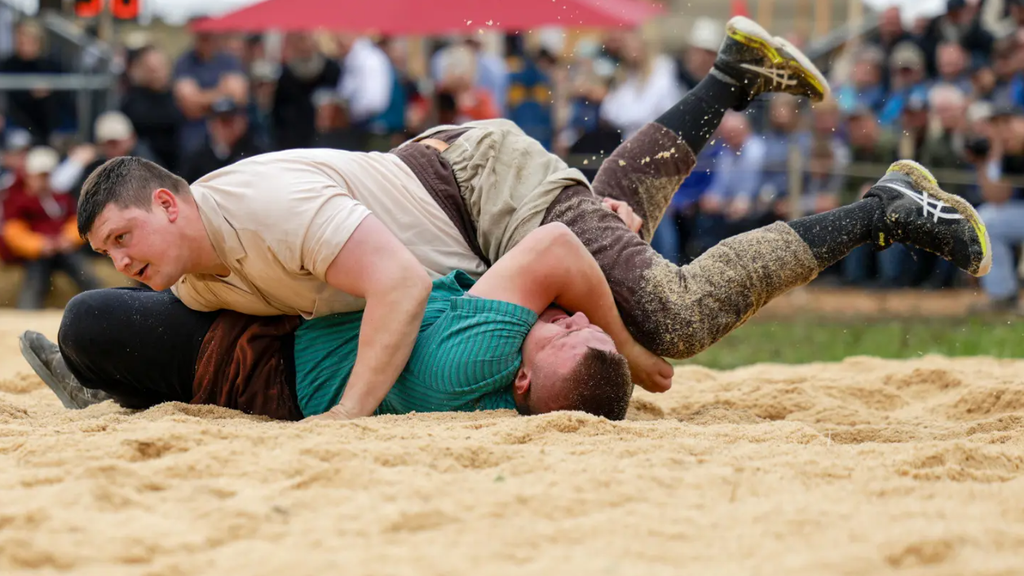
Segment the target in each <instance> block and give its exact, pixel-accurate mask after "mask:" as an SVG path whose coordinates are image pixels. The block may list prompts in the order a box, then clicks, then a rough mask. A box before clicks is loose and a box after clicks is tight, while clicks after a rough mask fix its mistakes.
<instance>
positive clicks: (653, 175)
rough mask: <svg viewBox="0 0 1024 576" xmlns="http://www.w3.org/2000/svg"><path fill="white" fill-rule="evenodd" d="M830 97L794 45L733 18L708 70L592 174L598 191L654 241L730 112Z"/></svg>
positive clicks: (822, 80)
mask: <svg viewBox="0 0 1024 576" xmlns="http://www.w3.org/2000/svg"><path fill="white" fill-rule="evenodd" d="M828 92H829V88H828V82H827V81H826V79H825V77H824V75H822V73H821V72H820V71H818V69H817V68H816V67H815V66H814V64H812V63H811V62H810V60H809V59H808V58H807V57H806V56H804V54H803V53H802V52H800V51H799V50H798V49H797V48H795V47H794V46H792V45H791V44H790V43H789V42H787V41H786V40H784V39H782V38H776V37H773V36H772V35H771V34H769V33H768V32H767V31H765V30H764V28H761V27H760V26H759V25H757V24H756V23H755V22H753V21H752V20H750V19H748V18H744V17H736V18H733V19H731V20H729V22H728V24H726V37H725V40H724V41H723V42H722V47H721V48H720V49H719V51H718V58H717V59H716V61H715V65H714V67H713V68H712V69H711V72H710V73H709V74H708V75H707V77H706V78H704V79H703V80H701V82H700V83H699V84H697V86H695V87H694V88H693V90H690V91H689V92H688V93H687V94H686V96H684V97H683V99H682V100H680V101H679V102H678V103H677V104H676V105H674V106H672V107H671V108H670V109H668V110H666V111H665V113H664V114H662V115H661V117H659V118H658V119H657V120H656V121H654V122H652V123H650V124H648V125H647V126H644V127H643V128H642V129H641V130H640V131H639V132H638V133H637V134H636V135H634V136H633V137H632V138H630V139H629V140H626V141H625V142H623V143H622V144H621V145H620V146H619V147H618V148H616V149H615V151H614V152H613V153H612V154H611V156H609V157H608V159H606V160H605V161H604V162H603V163H602V164H601V168H600V170H598V173H597V176H595V177H594V182H593V188H594V193H595V194H597V195H598V196H602V197H609V198H614V199H616V200H623V201H625V202H626V203H627V204H629V205H630V206H632V208H633V210H634V211H636V213H637V215H638V216H640V217H641V218H643V219H644V225H643V227H642V228H641V230H640V235H641V237H642V238H643V239H644V240H646V241H648V242H650V240H651V237H652V236H653V235H654V230H655V229H656V228H657V227H658V223H659V222H660V221H661V218H662V216H663V215H664V214H665V209H666V208H667V207H668V204H669V202H671V200H672V196H673V195H674V194H675V193H676V191H677V190H678V189H679V185H680V184H682V182H683V180H684V179H685V178H686V176H687V175H688V174H689V173H690V170H692V169H693V166H694V163H695V162H696V156H697V154H699V153H700V151H701V150H702V149H703V148H704V145H705V144H706V143H707V141H708V139H709V138H710V137H711V135H712V134H713V133H714V132H715V130H716V129H717V128H718V125H719V124H720V123H721V122H722V117H723V116H724V115H725V112H726V111H727V110H745V109H746V108H747V106H749V105H750V102H751V101H752V100H753V99H754V98H756V97H758V96H760V95H762V94H767V93H786V94H793V95H796V96H802V97H806V98H808V99H810V100H811V101H812V102H821V101H822V100H823V99H824V98H826V97H827V96H828Z"/></svg>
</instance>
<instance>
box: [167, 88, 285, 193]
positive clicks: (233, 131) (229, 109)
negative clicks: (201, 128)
mask: <svg viewBox="0 0 1024 576" xmlns="http://www.w3.org/2000/svg"><path fill="white" fill-rule="evenodd" d="M210 112H211V115H210V118H209V119H208V120H207V122H206V126H207V137H206V142H205V143H204V144H203V145H202V146H200V147H199V148H197V149H195V150H193V151H192V152H191V153H190V154H188V155H187V156H186V157H185V161H184V164H183V167H182V170H181V173H180V174H181V177H182V178H184V179H185V180H187V181H188V182H195V181H196V180H198V179H200V178H202V177H203V176H205V175H206V174H209V173H210V172H213V171H214V170H219V169H220V168H223V167H225V166H227V165H229V164H234V163H235V162H238V161H239V160H241V159H243V158H248V157H250V156H256V155H257V154H263V153H264V152H267V151H268V150H267V149H266V148H265V147H264V146H263V145H261V144H260V143H259V142H258V141H257V140H256V139H255V138H253V135H252V133H251V132H250V131H249V117H248V115H247V113H246V109H245V107H243V106H239V105H238V103H237V102H235V101H234V100H232V99H231V98H223V99H221V100H218V101H217V102H214V104H213V105H212V106H211V107H210Z"/></svg>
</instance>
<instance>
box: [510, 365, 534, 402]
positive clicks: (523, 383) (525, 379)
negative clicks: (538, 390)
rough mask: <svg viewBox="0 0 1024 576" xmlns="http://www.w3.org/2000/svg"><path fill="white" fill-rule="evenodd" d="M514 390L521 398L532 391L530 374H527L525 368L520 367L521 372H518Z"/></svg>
mask: <svg viewBox="0 0 1024 576" xmlns="http://www.w3.org/2000/svg"><path fill="white" fill-rule="evenodd" d="M512 389H513V390H515V393H516V394H518V395H520V396H522V395H524V394H526V393H527V392H528V391H529V390H530V373H529V372H527V370H526V368H525V367H523V366H520V367H519V372H516V380H515V382H513V383H512Z"/></svg>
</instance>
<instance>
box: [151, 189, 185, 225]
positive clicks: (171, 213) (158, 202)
mask: <svg viewBox="0 0 1024 576" xmlns="http://www.w3.org/2000/svg"><path fill="white" fill-rule="evenodd" d="M153 205H154V206H155V207H157V208H159V209H160V210H163V212H164V213H165V214H167V219H168V220H170V221H171V222H174V221H175V220H177V219H178V215H179V211H178V209H179V207H178V198H177V196H175V195H174V193H173V192H171V191H170V190H168V189H166V188H158V189H157V190H155V191H154V192H153Z"/></svg>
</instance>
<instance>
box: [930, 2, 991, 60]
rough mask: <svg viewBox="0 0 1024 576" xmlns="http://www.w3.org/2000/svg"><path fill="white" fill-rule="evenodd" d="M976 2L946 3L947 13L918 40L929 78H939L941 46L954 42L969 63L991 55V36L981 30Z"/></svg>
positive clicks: (986, 31)
mask: <svg viewBox="0 0 1024 576" xmlns="http://www.w3.org/2000/svg"><path fill="white" fill-rule="evenodd" d="M978 4H979V2H968V1H967V0H948V1H947V2H946V13H945V14H943V15H941V16H939V17H937V18H935V19H934V20H932V21H931V22H930V23H929V24H928V26H927V27H926V28H925V30H924V33H923V34H922V37H921V39H920V42H919V43H920V46H921V48H922V49H923V50H924V55H925V63H926V65H927V71H928V75H929V76H936V75H937V74H938V72H939V71H938V66H937V58H936V56H937V53H938V48H939V45H940V44H942V43H943V42H956V43H958V44H960V45H961V46H963V47H964V50H966V51H967V52H968V54H970V56H971V59H972V60H974V59H980V60H987V59H988V57H989V54H991V52H992V42H993V40H994V39H993V37H992V34H991V33H990V32H989V31H988V30H986V29H985V27H984V26H982V23H981V14H980V11H979V10H978Z"/></svg>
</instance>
